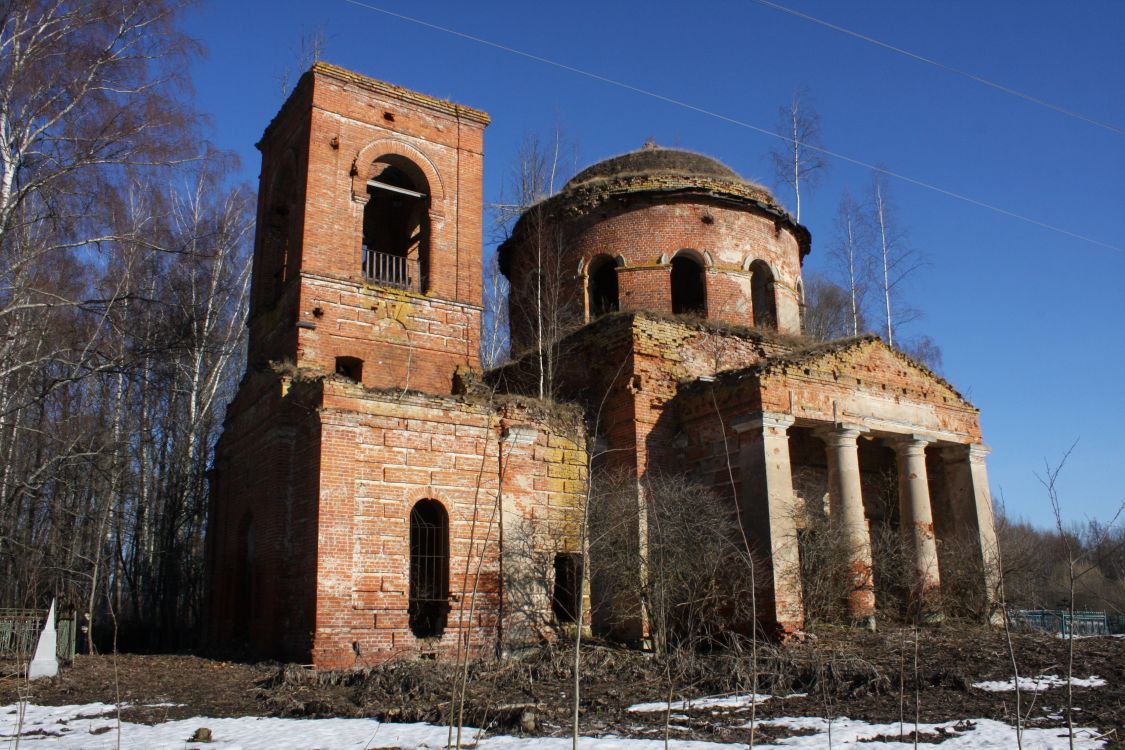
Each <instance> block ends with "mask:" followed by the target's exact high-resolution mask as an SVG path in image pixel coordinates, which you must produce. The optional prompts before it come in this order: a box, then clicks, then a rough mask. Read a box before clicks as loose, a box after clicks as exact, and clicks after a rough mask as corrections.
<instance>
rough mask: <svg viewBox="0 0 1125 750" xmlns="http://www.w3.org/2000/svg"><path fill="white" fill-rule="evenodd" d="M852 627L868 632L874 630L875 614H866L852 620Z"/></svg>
mask: <svg viewBox="0 0 1125 750" xmlns="http://www.w3.org/2000/svg"><path fill="white" fill-rule="evenodd" d="M852 627H854V628H859V629H860V630H866V631H868V632H869V633H874V632H875V615H867V616H866V617H859V618H856V619H854V620H852Z"/></svg>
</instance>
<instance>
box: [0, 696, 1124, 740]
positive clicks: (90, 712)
mask: <svg viewBox="0 0 1125 750" xmlns="http://www.w3.org/2000/svg"><path fill="white" fill-rule="evenodd" d="M733 697H735V696H728V698H733ZM742 697H743V698H746V699H749V696H742ZM759 697H761V696H759ZM19 714H20V710H19V706H15V705H10V706H2V707H0V743H3V744H6V745H8V746H9V747H11V746H13V745H14V741H15V738H16V734H17V727H19ZM738 721H739V724H737V725H733V726H745V725H744V724H742V722H743V721H744V717H743V718H740V719H738ZM759 724H760V725H762V726H765V725H768V726H770V727H771V728H774V729H778V728H780V729H791V730H794V732H798V733H801V734H798V735H797V736H793V737H788V738H784V739H780V740H778V741H777V742H776V744H773V745H758V747H759V748H761V750H769V749H770V748H773V749H774V750H791V749H793V748H817V750H819V749H820V748H825V747H828V738H829V731H831V738H832V743H833V744H834V745H845V744H856V743H860V742H862V747H863V748H865V750H908V749H909V748H912V747H913V742H912V741H910V740H909V738H908V739H907V741H905V742H900V741H898V739H897V737H898V735H899V725H898V724H897V723H894V724H868V723H866V722H862V721H852V720H850V719H847V718H843V717H841V718H838V719H835V720H833V721H832V723H831V725H829V723H828V722H827V721H826V720H825V719H821V718H810V717H804V718H802V717H791V718H783V719H769V720H767V721H762V722H760V723H759ZM200 727H207V728H208V729H210V730H211V733H212V741H211V742H209V743H202V742H191V741H189V738H190V737H191V736H192V735H193V734H194V733H195V731H196V730H197V729H199V728H200ZM913 728H914V727H913V725H912V724H907V725H906V727H905V730H906V732H911V731H912V730H913ZM19 729H20V732H19V733H20V735H21V737H20V740H19V746H20V747H21V748H27V749H28V750H36V749H37V748H39V749H42V750H47V749H50V750H72V749H73V750H77V749H81V750H87V749H89V750H102V749H103V748H104V749H108V748H115V747H118V726H117V721H116V718H115V709H114V707H113V706H110V705H106V704H103V703H93V704H87V705H83V706H35V705H28V706H26V707H25V710H24V715H23V723H22V727H19ZM919 729H920V730H921V732H922V736H923V738H925V736H926V735H934V736H938V735H940V736H942V737H944V739H943V740H942V741H941V742H938V743H937V744H935V745H928V746H927V747H937V748H942V749H943V750H963V749H967V748H982V749H985V750H987V749H989V748H1010V747H1014V746H1015V730H1014V729H1012V727H1010V726H1008V725H1007V724H1004V723H1002V722H998V721H991V720H989V719H973V720H972V721H964V722H944V723H942V724H922V725H919ZM447 731H448V730H447V729H446V727H443V726H435V725H433V724H392V723H383V722H379V721H376V720H374V719H276V718H263V717H253V716H251V717H243V718H238V719H212V718H204V717H197V718H193V719H185V720H182V721H169V722H164V723H162V724H157V725H155V726H146V725H144V724H132V723H129V722H122V723H121V727H120V732H121V735H120V747H121V748H125V749H126V750H130V749H134V748H135V749H140V748H144V750H149V749H151V750H172V749H173V748H175V749H176V750H185V749H190V750H196V749H197V748H198V749H199V750H204V749H205V748H206V750H254V749H255V748H263V749H264V748H269V749H270V750H310V748H318V749H319V750H368V749H370V750H374V749H375V748H402V749H403V750H422V749H424V748H435V749H436V748H444V747H445V745H446V739H447ZM1076 732H1077V733H1078V738H1077V742H1076V747H1079V748H1082V749H1083V750H1089V749H1091V748H1101V747H1103V746H1104V744H1105V743H1104V741H1102V740H1099V739H1096V732H1095V731H1094V730H1091V729H1076ZM873 737H889V738H892V739H884V740H880V741H877V742H871V741H869V740H870V738H873ZM477 740H478V732H477V730H475V729H466V730H464V735H463V745H464V746H466V747H472V746H474V745H473V743H474V742H476V741H477ZM1023 742H1024V744H1023V746H1024V748H1025V750H1063V749H1064V748H1066V747H1067V746H1068V742H1067V738H1066V732H1065V730H1063V729H1059V728H1053V729H1026V730H1024V735H1023ZM668 745H669V747H670V748H672V750H734V748H744V747H745V746H746V745H745V743H744V742H743V743H739V744H723V743H717V742H700V741H693V740H683V739H673V740H671V741H670V742H669V743H668ZM581 746H582V747H584V748H598V749H599V750H661V748H663V746H664V743H663V741H662V740H653V739H647V740H646V739H632V738H623V737H612V736H610V737H586V738H582V739H581ZM475 747H476V748H478V749H479V750H508V749H509V748H511V749H515V748H525V749H526V750H568V748H570V739H569V738H568V737H512V736H505V735H488V736H485V737H483V738H480V739H479V742H477V744H476V745H475Z"/></svg>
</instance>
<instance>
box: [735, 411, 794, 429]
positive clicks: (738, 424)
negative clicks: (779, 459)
mask: <svg viewBox="0 0 1125 750" xmlns="http://www.w3.org/2000/svg"><path fill="white" fill-rule="evenodd" d="M794 421H796V420H795V418H794V417H793V415H792V414H783V413H781V412H775V411H760V412H758V413H757V414H747V415H745V416H742V417H736V418H735V419H733V420H731V423H730V428H731V429H732V430H734V431H735V432H737V433H739V434H740V435H741V434H742V433H744V432H750V431H752V430H753V431H762V430H765V429H766V428H769V427H773V428H776V429H780V430H782V431H784V430H787V429H789V427H790V426H791V425H792V424H793V422H794Z"/></svg>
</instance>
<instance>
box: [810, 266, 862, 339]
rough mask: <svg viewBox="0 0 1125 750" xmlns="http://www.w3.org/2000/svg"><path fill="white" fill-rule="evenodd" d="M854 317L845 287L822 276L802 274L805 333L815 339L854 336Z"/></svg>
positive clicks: (856, 327) (855, 327)
mask: <svg viewBox="0 0 1125 750" xmlns="http://www.w3.org/2000/svg"><path fill="white" fill-rule="evenodd" d="M856 319H857V318H856V316H855V315H854V314H853V309H852V302H851V296H850V295H849V292H848V290H847V289H846V288H844V287H842V286H840V285H839V284H837V283H836V282H834V281H831V280H829V279H826V278H824V277H823V276H817V275H808V276H806V277H805V318H804V320H805V335H806V336H808V337H809V338H811V339H814V340H816V341H831V340H833V339H838V338H844V337H847V336H854V335H856V331H857V329H858V326H857V325H856ZM860 319H862V316H860Z"/></svg>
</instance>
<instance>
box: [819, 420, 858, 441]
mask: <svg viewBox="0 0 1125 750" xmlns="http://www.w3.org/2000/svg"><path fill="white" fill-rule="evenodd" d="M870 431H871V430H869V429H867V428H866V427H863V426H862V425H858V424H851V423H849V422H837V423H836V424H834V425H826V426H824V427H821V428H819V429H818V430H817V431H816V434H817V435H818V436H819V437H820V438H821V439H822V440H824V441H825V442H826V443H829V444H831V445H837V446H845V445H855V441H856V439H857V438H858V437H859V436H860V435H862V434H863V433H865V432H870Z"/></svg>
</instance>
